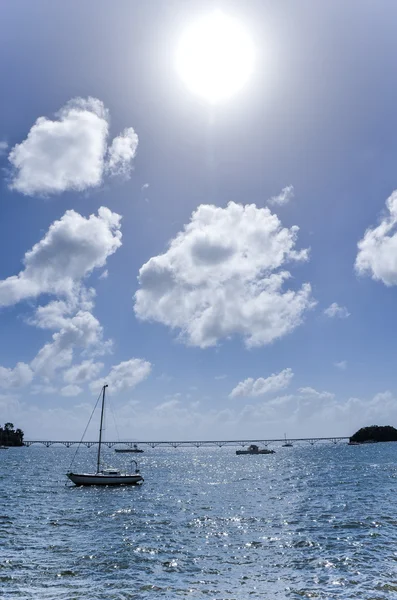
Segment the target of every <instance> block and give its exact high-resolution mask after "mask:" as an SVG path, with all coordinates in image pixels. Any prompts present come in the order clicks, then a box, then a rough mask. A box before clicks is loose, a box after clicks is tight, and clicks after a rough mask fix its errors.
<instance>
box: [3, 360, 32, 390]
mask: <svg viewBox="0 0 397 600" xmlns="http://www.w3.org/2000/svg"><path fill="white" fill-rule="evenodd" d="M32 379H33V372H32V370H31V368H30V367H29V365H27V364H25V363H23V362H19V363H18V364H17V365H16V366H15V367H14V368H13V369H9V368H6V367H0V388H5V389H9V388H21V387H25V386H26V385H28V384H29V383H30V382H31V381H32Z"/></svg>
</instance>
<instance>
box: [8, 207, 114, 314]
mask: <svg viewBox="0 0 397 600" xmlns="http://www.w3.org/2000/svg"><path fill="white" fill-rule="evenodd" d="M120 220H121V217H120V215H118V214H116V213H113V212H111V211H110V210H109V209H108V208H104V207H101V208H100V209H99V210H98V216H96V215H90V217H88V218H85V217H83V216H82V215H80V214H79V213H77V212H75V211H74V210H68V211H67V212H66V213H65V214H64V216H63V217H62V218H61V219H60V220H59V221H55V222H54V223H53V224H52V225H51V226H50V228H49V230H48V232H47V233H46V234H45V236H44V237H43V239H42V240H41V241H40V242H38V243H37V244H35V245H34V246H33V248H32V249H31V250H30V251H29V252H27V253H26V254H25V258H24V264H25V268H24V270H23V271H21V272H20V273H19V275H15V276H12V277H8V278H7V279H4V280H3V281H0V306H8V305H12V304H15V303H17V302H20V301H21V300H25V299H27V298H34V297H37V296H39V295H40V294H44V293H46V294H54V295H58V296H59V295H61V296H70V295H72V294H75V293H76V289H78V287H79V285H80V282H81V280H82V279H83V278H84V277H86V276H87V275H89V274H90V273H91V271H92V270H93V269H95V268H97V267H103V266H104V265H105V263H106V260H107V258H108V256H110V255H111V254H113V253H114V252H115V251H116V250H117V249H118V248H119V247H120V246H121V232H120Z"/></svg>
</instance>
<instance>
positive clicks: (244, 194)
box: [0, 0, 397, 440]
mask: <svg viewBox="0 0 397 600" xmlns="http://www.w3.org/2000/svg"><path fill="white" fill-rule="evenodd" d="M214 11H215V12H216V14H218V15H219V14H222V15H223V17H222V18H225V19H233V22H234V23H237V24H238V26H239V27H241V28H242V30H243V31H244V32H245V34H246V36H247V37H248V38H249V40H250V42H251V44H252V49H253V59H252V60H253V62H252V65H251V68H250V70H249V73H248V70H247V72H246V81H245V82H244V85H241V87H240V89H239V90H238V91H236V93H234V94H231V95H229V96H228V97H227V98H223V99H217V101H216V102H215V101H214V100H213V98H211V99H208V98H206V97H204V95H202V94H201V95H200V93H197V90H196V91H194V90H192V87H191V86H189V85H187V81H186V78H185V79H184V77H182V76H181V73H180V70H178V60H179V59H180V58H181V55H180V52H181V51H180V50H179V54H178V48H180V45H179V44H180V40H181V39H182V36H183V35H184V32H186V31H189V27H191V26H192V25H193V26H194V24H195V23H198V22H200V19H205V18H207V17H208V15H213V14H214ZM0 18H1V22H2V35H1V37H0V75H1V81H2V91H1V94H0V177H1V181H0V423H1V424H4V423H5V422H7V421H11V422H13V423H14V425H15V426H16V427H20V428H22V429H23V430H24V432H25V438H26V439H29V440H33V439H59V440H62V439H65V440H68V439H69V440H75V439H80V437H81V434H82V432H83V430H84V427H85V425H86V423H87V420H88V418H89V416H90V414H91V410H92V408H93V406H94V404H95V401H96V399H97V397H98V394H99V392H100V390H101V386H102V385H103V384H104V383H107V384H108V385H109V388H108V390H109V402H110V405H111V414H112V415H113V416H115V423H116V424H117V426H116V425H115V424H114V423H113V420H112V419H111V418H110V417H108V420H107V431H106V435H107V436H108V439H118V438H119V439H121V440H127V439H128V440H195V439H198V440H200V439H201V440H211V439H215V440H222V439H265V438H280V437H283V436H284V434H286V435H287V436H288V437H291V438H292V437H311V436H313V437H317V436H348V435H351V434H353V433H354V431H356V430H357V429H358V428H359V427H361V426H365V425H372V424H378V425H385V424H390V425H395V424H396V422H397V380H396V372H397V371H396V365H395V362H396V358H395V355H396V347H397V342H396V335H395V331H394V325H393V323H394V322H395V310H396V308H395V307H396V300H397V290H396V285H397V230H396V225H397V191H396V190H397V169H396V163H397V137H396V131H397V111H396V108H395V105H396V102H395V99H396V96H397V74H396V69H395V63H396V56H397V38H396V36H395V32H394V23H395V21H396V18H397V5H396V3H395V2H392V1H390V0H382V2H380V3H374V2H370V1H367V0H351V1H350V2H349V3H346V2H343V1H342V0H335V1H334V2H332V3H331V2H328V3H319V2H316V1H315V0H302V1H301V2H299V3H296V2H294V1H293V0H280V1H279V2H277V3H275V2H270V1H269V2H268V1H266V0H247V1H246V2H244V3H242V2H237V1H232V0H230V1H227V0H224V1H222V0H219V1H215V0H213V1H207V0H200V1H196V0H189V1H187V0H145V2H140V1H138V0H118V2H117V3H110V2H107V1H105V0H86V1H85V2H79V1H78V0H69V1H68V2H53V1H52V0H37V1H36V2H34V3H33V2H29V1H28V0H14V1H13V2H8V3H6V2H3V3H1V4H0ZM221 33H222V32H220V34H219V36H220V39H221V41H222V38H221ZM208 43H209V42H208V39H207V37H206V36H205V35H204V36H202V40H201V44H202V48H199V55H200V56H201V55H202V53H205V51H206V49H207V48H208ZM215 58H216V57H214V60H215ZM211 59H212V57H211ZM233 60H234V63H233V64H232V65H231V72H232V73H235V72H237V67H236V65H237V62H238V55H237V58H234V59H233ZM188 71H189V74H190V75H192V74H193V75H192V76H193V79H194V73H195V71H194V70H193V71H192V69H191V68H190V64H188ZM195 82H196V83H197V80H196V81H195ZM93 423H94V425H93V426H94V429H93V431H92V433H91V432H90V435H91V437H94V436H95V435H96V434H95V427H96V425H95V421H94V422H93Z"/></svg>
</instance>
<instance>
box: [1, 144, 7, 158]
mask: <svg viewBox="0 0 397 600" xmlns="http://www.w3.org/2000/svg"><path fill="white" fill-rule="evenodd" d="M7 148H8V144H7V142H4V141H3V142H0V156H3V154H5V153H6V152H7Z"/></svg>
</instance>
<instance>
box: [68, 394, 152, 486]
mask: <svg viewBox="0 0 397 600" xmlns="http://www.w3.org/2000/svg"><path fill="white" fill-rule="evenodd" d="M107 387H108V386H107V384H105V385H104V386H103V388H102V408H101V423H100V426H99V443H98V455H97V465H96V472H95V473H72V472H69V473H66V475H67V477H69V479H70V480H71V481H73V483H74V484H76V485H136V484H139V483H143V481H144V479H143V477H142V475H141V474H140V473H139V469H138V465H137V462H136V461H135V460H134V461H132V462H134V463H135V473H122V472H121V471H119V470H118V469H111V468H108V469H101V448H102V430H103V414H104V409H105V391H106V388H107Z"/></svg>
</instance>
